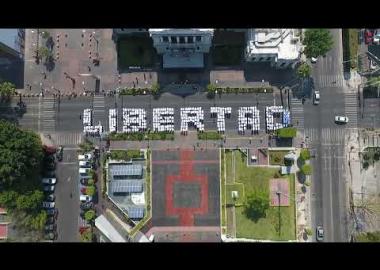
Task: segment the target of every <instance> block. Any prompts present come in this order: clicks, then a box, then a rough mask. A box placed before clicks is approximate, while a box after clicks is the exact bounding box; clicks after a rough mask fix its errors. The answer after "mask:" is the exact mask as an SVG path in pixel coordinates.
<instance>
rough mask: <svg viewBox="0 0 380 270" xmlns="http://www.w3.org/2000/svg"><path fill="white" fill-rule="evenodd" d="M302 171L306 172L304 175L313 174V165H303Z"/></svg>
mask: <svg viewBox="0 0 380 270" xmlns="http://www.w3.org/2000/svg"><path fill="white" fill-rule="evenodd" d="M301 172H302V173H303V174H304V175H311V173H312V172H313V169H312V167H311V165H310V164H304V165H303V166H302V167H301Z"/></svg>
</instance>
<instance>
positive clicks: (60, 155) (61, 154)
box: [56, 145, 63, 161]
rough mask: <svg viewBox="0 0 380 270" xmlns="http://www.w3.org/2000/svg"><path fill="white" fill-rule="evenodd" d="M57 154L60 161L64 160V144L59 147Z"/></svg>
mask: <svg viewBox="0 0 380 270" xmlns="http://www.w3.org/2000/svg"><path fill="white" fill-rule="evenodd" d="M56 155H57V159H58V161H62V159H63V146H62V145H61V146H59V147H58V150H57V154H56Z"/></svg>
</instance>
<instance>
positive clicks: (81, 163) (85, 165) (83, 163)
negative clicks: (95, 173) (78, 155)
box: [79, 160, 92, 169]
mask: <svg viewBox="0 0 380 270" xmlns="http://www.w3.org/2000/svg"><path fill="white" fill-rule="evenodd" d="M79 167H80V168H84V169H91V167H92V166H91V163H90V162H89V161H86V160H81V161H79Z"/></svg>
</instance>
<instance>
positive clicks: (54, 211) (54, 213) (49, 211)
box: [46, 208, 58, 217]
mask: <svg viewBox="0 0 380 270" xmlns="http://www.w3.org/2000/svg"><path fill="white" fill-rule="evenodd" d="M46 213H47V215H48V216H51V217H56V216H57V215H58V210H57V209H56V208H52V209H47V210H46Z"/></svg>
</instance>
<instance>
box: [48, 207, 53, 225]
mask: <svg viewBox="0 0 380 270" xmlns="http://www.w3.org/2000/svg"><path fill="white" fill-rule="evenodd" d="M49 210H51V209H49ZM54 223H55V219H54V217H48V218H47V219H46V224H47V225H49V224H54Z"/></svg>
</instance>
